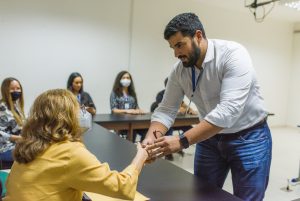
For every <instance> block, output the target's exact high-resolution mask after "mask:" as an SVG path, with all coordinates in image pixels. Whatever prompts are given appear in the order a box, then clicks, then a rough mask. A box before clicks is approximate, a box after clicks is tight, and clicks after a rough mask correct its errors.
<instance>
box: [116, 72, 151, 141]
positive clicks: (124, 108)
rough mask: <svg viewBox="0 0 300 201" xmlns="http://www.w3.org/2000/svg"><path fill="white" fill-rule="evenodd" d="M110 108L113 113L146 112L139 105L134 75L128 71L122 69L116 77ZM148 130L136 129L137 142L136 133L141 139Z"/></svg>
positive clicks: (123, 132) (122, 132)
mask: <svg viewBox="0 0 300 201" xmlns="http://www.w3.org/2000/svg"><path fill="white" fill-rule="evenodd" d="M110 108H111V111H112V113H123V114H145V112H144V111H143V110H141V109H140V108H139V106H138V100H137V96H136V92H135V89H134V84H133V80H132V76H131V75H130V73H129V72H127V71H121V72H119V74H118V75H117V77H116V79H115V83H114V86H113V90H112V92H111V95H110ZM146 132H147V130H145V129H136V130H134V136H133V140H134V142H135V138H136V134H137V133H138V134H140V135H141V141H142V140H143V139H144V138H145V135H146ZM126 133H127V132H126V131H120V134H121V135H122V134H126Z"/></svg>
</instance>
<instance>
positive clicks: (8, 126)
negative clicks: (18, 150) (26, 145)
mask: <svg viewBox="0 0 300 201" xmlns="http://www.w3.org/2000/svg"><path fill="white" fill-rule="evenodd" d="M21 129H22V128H21V127H19V125H18V124H17V122H16V120H15V118H14V116H13V114H12V112H11V111H10V110H9V109H8V108H7V106H6V104H5V103H4V102H1V103H0V153H3V152H6V151H8V150H12V149H14V147H15V143H14V142H11V141H10V140H9V138H10V136H11V135H12V134H14V135H19V134H20V133H21Z"/></svg>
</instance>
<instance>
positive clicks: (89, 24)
mask: <svg viewBox="0 0 300 201" xmlns="http://www.w3.org/2000/svg"><path fill="white" fill-rule="evenodd" d="M131 3H133V6H132V10H131ZM187 11H192V12H195V13H196V14H198V15H199V17H200V19H201V20H202V22H203V24H204V27H205V29H206V33H207V36H208V37H209V38H220V39H227V40H235V41H238V42H240V43H242V44H243V45H244V46H246V48H247V49H248V50H249V52H250V54H251V56H252V59H253V63H254V66H255V69H256V70H257V75H258V79H259V82H260V85H261V87H262V94H263V96H264V98H265V101H266V106H267V108H268V110H269V111H270V112H274V113H275V114H276V115H275V116H274V117H272V118H270V124H272V125H284V124H286V119H287V106H288V98H287V97H288V90H287V89H288V88H289V80H290V70H291V62H292V59H291V55H292V40H293V33H292V31H293V26H292V24H290V23H289V22H284V21H278V20H273V19H271V18H267V19H266V20H265V21H264V22H263V23H256V22H254V19H253V16H252V15H251V14H250V13H249V12H240V11H233V10H226V9H222V8H219V7H212V6H209V5H206V4H205V1H200V0H185V1H182V0H163V1H161V0H151V1H149V0H88V1H83V0H73V1H68V0H43V1H40V0H27V1H26V3H25V1H22V0H10V1H0V80H2V79H3V78H4V77H7V76H15V77H17V78H19V79H20V81H21V82H22V84H23V86H24V88H25V96H26V107H27V109H28V107H29V105H30V104H31V102H32V100H33V99H34V97H36V95H38V94H39V93H40V92H42V91H44V90H46V89H49V88H56V87H65V85H66V81H67V78H68V76H69V74H70V73H71V72H73V71H79V72H81V73H82V74H83V77H84V79H85V83H84V85H85V89H86V91H88V92H89V93H90V94H91V95H92V97H93V99H94V101H95V103H96V105H97V108H98V112H99V113H104V112H109V94H110V91H111V88H112V84H113V81H114V78H115V76H116V74H117V73H118V72H119V71H120V70H122V69H129V71H130V72H131V73H132V75H133V78H134V81H135V85H136V90H137V94H138V98H139V103H140V107H141V108H143V109H144V110H146V111H149V107H150V104H151V103H152V102H153V101H154V97H155V95H156V93H157V92H158V91H159V90H161V89H162V88H163V80H164V78H165V77H166V76H168V74H169V72H170V71H171V68H172V66H173V64H174V62H175V61H176V59H175V58H174V57H173V52H172V50H171V49H170V48H169V45H168V43H167V42H166V41H165V40H164V39H163V31H164V27H165V25H166V24H167V23H168V21H169V20H170V19H171V18H172V17H174V16H175V15H176V14H178V13H181V12H187ZM131 17H132V21H131V20H130V19H131Z"/></svg>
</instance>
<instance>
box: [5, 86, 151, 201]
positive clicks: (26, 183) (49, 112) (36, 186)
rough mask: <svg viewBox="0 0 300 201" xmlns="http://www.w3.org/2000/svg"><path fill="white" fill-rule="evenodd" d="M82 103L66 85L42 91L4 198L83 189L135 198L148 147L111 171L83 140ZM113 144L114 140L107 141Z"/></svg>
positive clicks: (75, 193)
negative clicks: (123, 167)
mask: <svg viewBox="0 0 300 201" xmlns="http://www.w3.org/2000/svg"><path fill="white" fill-rule="evenodd" d="M81 137H82V129H81V128H80V124H79V104H78V101H77V100H76V98H75V96H74V95H73V94H72V93H71V92H70V91H68V90H65V89H54V90H49V91H46V92H44V93H42V94H41V95H39V96H38V97H37V98H36V100H35V101H34V104H33V106H32V108H31V111H30V114H29V117H28V120H27V121H26V123H25V125H24V126H23V131H22V139H21V140H20V141H19V142H18V143H17V145H16V148H15V151H14V157H15V160H16V161H15V163H14V164H13V166H12V169H11V171H10V173H9V176H8V179H7V183H6V187H7V194H6V197H5V198H4V200H5V201H16V200H22V201H32V200H55V201H67V200H69V201H81V199H82V195H83V191H87V192H93V193H98V194H102V195H105V196H110V197H112V198H120V199H128V200H133V198H134V196H135V193H136V187H137V181H138V175H139V173H140V172H141V169H142V167H143V166H144V163H145V161H146V160H147V157H148V153H147V151H146V150H145V149H143V148H142V147H141V145H140V144H139V143H138V144H137V153H136V156H135V157H134V159H133V161H132V162H131V164H130V165H129V166H128V167H126V168H125V169H124V170H123V171H122V172H117V171H112V170H110V168H109V165H108V164H107V163H101V162H99V161H98V160H97V158H96V157H95V156H94V155H93V154H92V153H90V152H89V151H88V150H87V149H86V148H85V146H84V144H83V143H82V140H81ZM107 146H110V145H107Z"/></svg>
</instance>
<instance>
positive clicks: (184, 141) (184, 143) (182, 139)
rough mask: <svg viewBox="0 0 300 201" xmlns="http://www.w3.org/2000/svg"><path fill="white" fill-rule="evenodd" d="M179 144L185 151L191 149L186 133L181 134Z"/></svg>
mask: <svg viewBox="0 0 300 201" xmlns="http://www.w3.org/2000/svg"><path fill="white" fill-rule="evenodd" d="M179 142H180V144H181V146H182V147H183V148H184V149H187V148H189V146H190V144H189V141H188V139H187V138H186V136H184V133H181V134H179Z"/></svg>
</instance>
